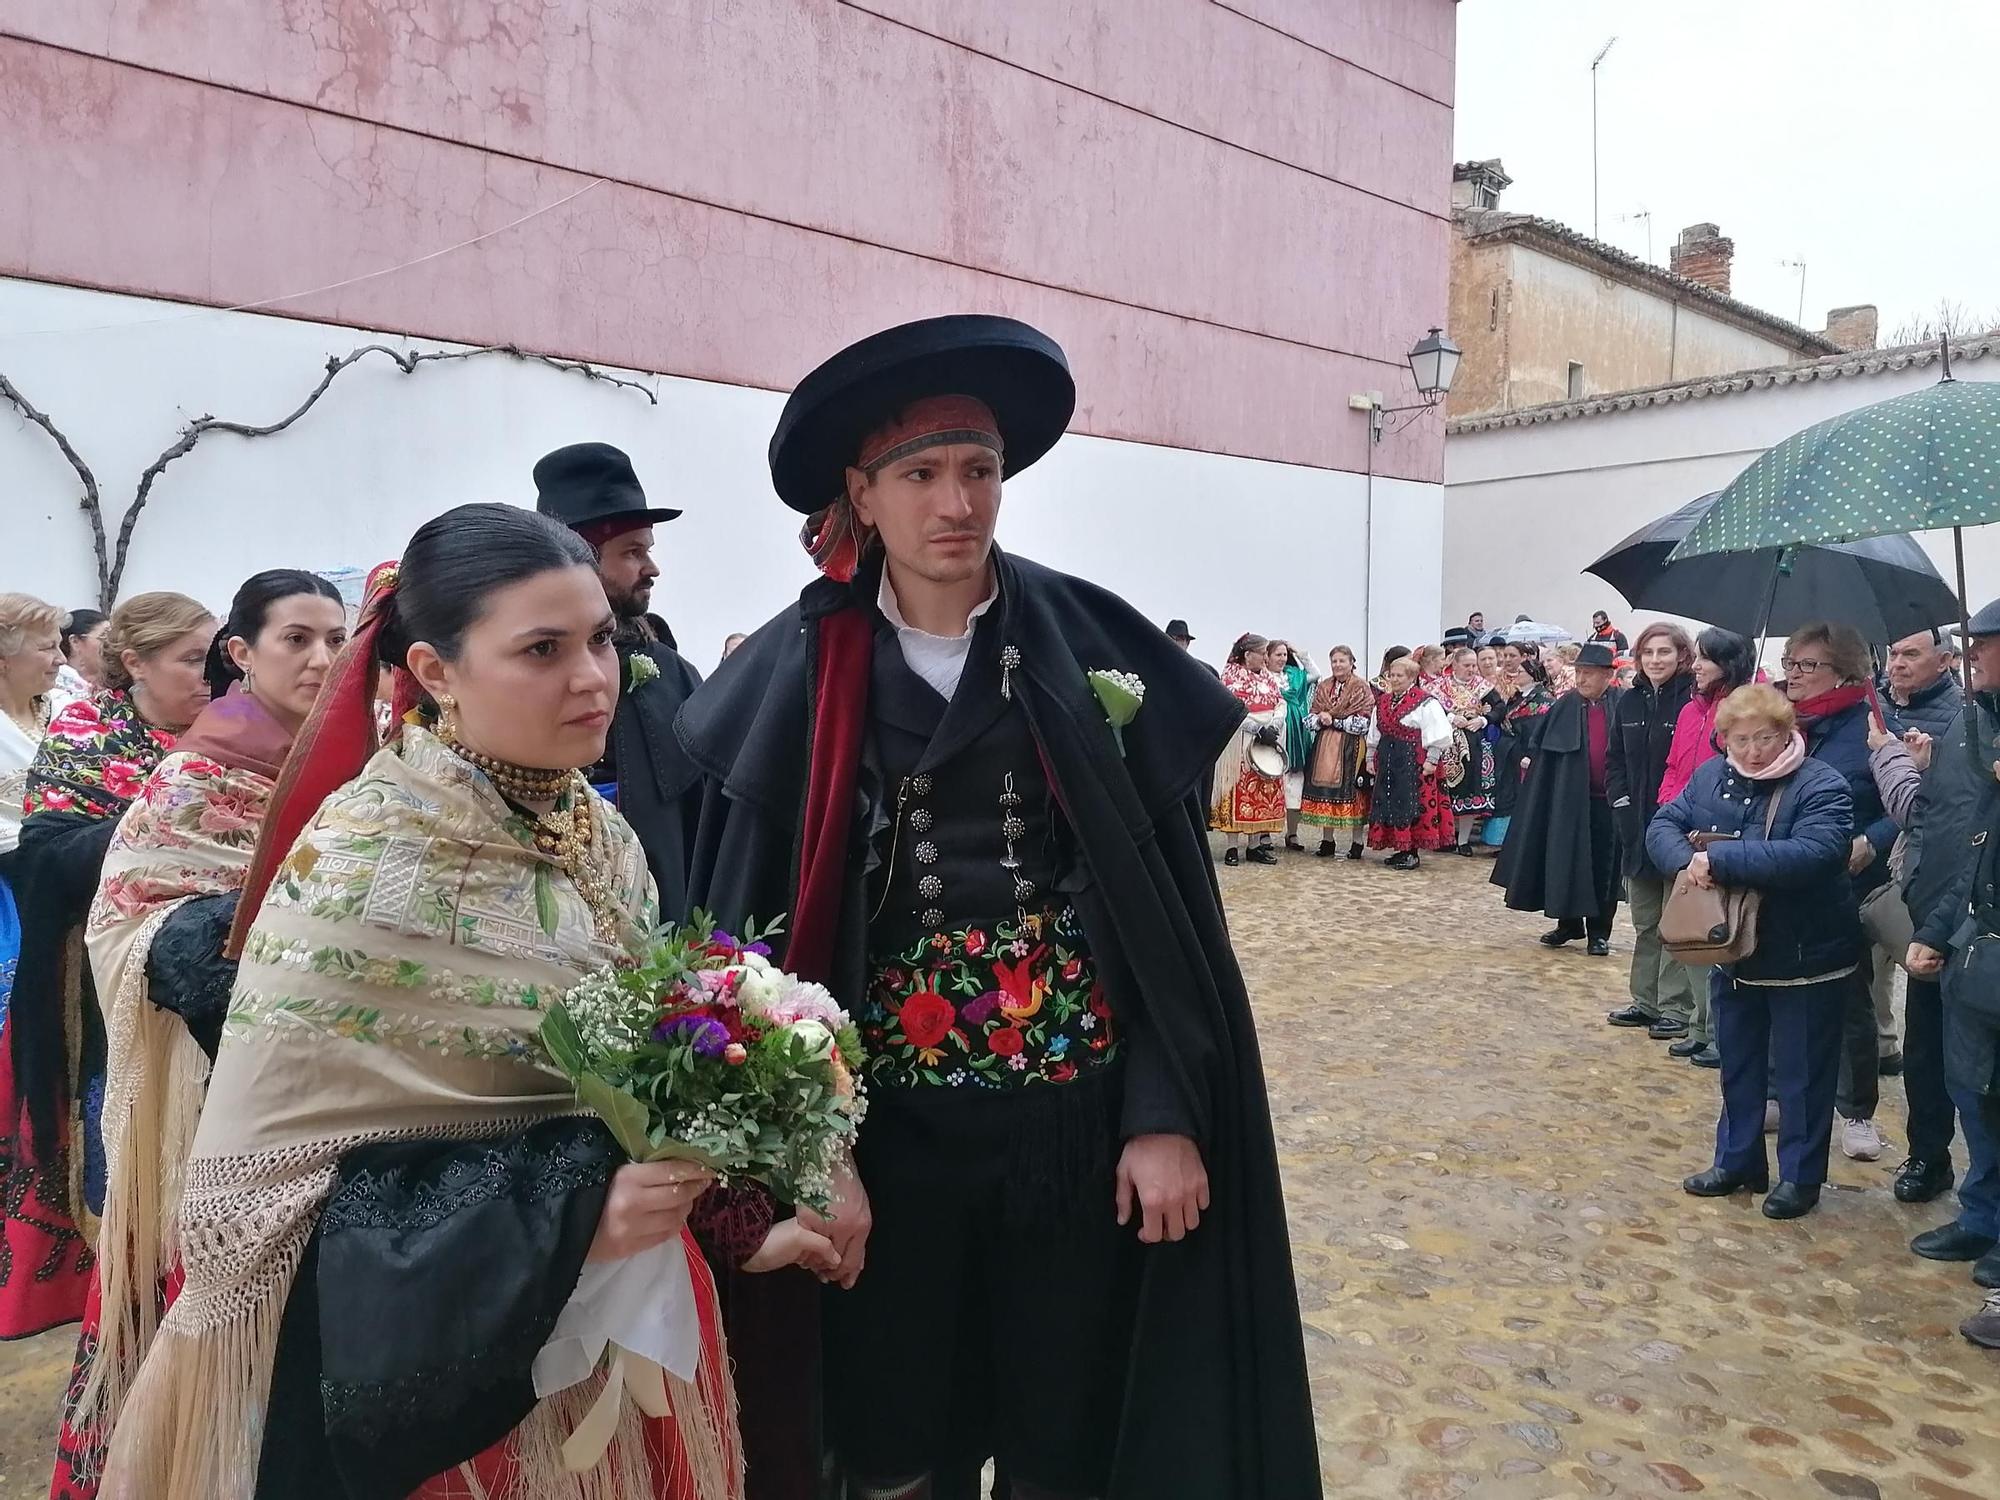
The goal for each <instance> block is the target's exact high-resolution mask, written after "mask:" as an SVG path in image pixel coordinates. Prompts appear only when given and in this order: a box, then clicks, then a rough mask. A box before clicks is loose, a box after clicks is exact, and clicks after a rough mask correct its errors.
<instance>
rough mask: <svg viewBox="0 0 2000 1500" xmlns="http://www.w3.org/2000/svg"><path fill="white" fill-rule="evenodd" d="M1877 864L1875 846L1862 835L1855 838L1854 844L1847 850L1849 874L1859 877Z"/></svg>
mask: <svg viewBox="0 0 2000 1500" xmlns="http://www.w3.org/2000/svg"><path fill="white" fill-rule="evenodd" d="M1874 863H1875V846H1874V845H1873V844H1871V843H1869V842H1868V840H1867V838H1866V837H1865V836H1864V835H1862V834H1856V835H1855V836H1854V842H1853V843H1852V844H1850V845H1849V846H1848V849H1847V873H1848V874H1850V875H1859V874H1860V873H1861V872H1862V871H1863V870H1865V869H1867V868H1868V867H1869V866H1870V865H1872V864H1874Z"/></svg>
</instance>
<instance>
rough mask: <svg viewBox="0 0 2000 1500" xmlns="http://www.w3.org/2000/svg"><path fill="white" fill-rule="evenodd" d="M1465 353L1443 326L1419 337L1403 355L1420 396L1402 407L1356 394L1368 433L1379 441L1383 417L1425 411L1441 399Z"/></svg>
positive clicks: (1448, 389) (1449, 388) (1380, 439)
mask: <svg viewBox="0 0 2000 1500" xmlns="http://www.w3.org/2000/svg"><path fill="white" fill-rule="evenodd" d="M1464 357H1465V352H1464V351H1463V350H1462V349H1460V348H1459V347H1458V345H1456V344H1454V343H1453V342H1452V341H1451V340H1450V339H1449V338H1447V337H1446V336H1445V331H1444V330H1443V329H1442V328H1433V329H1432V330H1431V331H1430V332H1429V333H1427V334H1425V335H1424V336H1423V337H1422V338H1420V339H1418V340H1417V342H1416V346H1415V347H1414V348H1412V349H1411V350H1410V352H1409V354H1408V355H1406V356H1405V358H1406V359H1408V361H1409V364H1410V378H1411V379H1412V380H1414V381H1415V382H1416V386H1417V394H1418V395H1419V396H1421V397H1423V399H1422V400H1421V401H1413V402H1410V403H1409V404H1408V405H1405V406H1384V405H1382V403H1381V402H1380V401H1379V400H1377V399H1376V398H1374V397H1372V396H1370V397H1356V398H1355V399H1356V403H1357V404H1359V403H1361V402H1363V401H1365V402H1366V403H1367V407H1368V433H1369V436H1370V437H1372V438H1373V439H1374V440H1375V441H1376V442H1378V443H1379V442H1381V441H1382V418H1383V417H1384V416H1386V415H1387V414H1389V413H1390V412H1398V411H1428V410H1429V409H1430V408H1431V407H1433V406H1436V405H1437V404H1438V402H1440V401H1442V400H1444V398H1445V396H1446V395H1447V394H1448V393H1449V392H1450V390H1451V382H1452V379H1453V377H1455V376H1456V375H1457V374H1458V362H1459V360H1461V359H1463V358H1464Z"/></svg>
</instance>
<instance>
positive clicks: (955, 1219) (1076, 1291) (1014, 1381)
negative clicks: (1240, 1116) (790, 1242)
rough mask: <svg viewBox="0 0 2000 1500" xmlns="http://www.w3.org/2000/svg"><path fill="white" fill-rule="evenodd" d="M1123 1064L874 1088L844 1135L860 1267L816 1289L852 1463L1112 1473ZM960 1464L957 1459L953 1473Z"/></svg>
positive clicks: (1128, 1288)
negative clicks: (840, 1287) (995, 1080)
mask: <svg viewBox="0 0 2000 1500" xmlns="http://www.w3.org/2000/svg"><path fill="white" fill-rule="evenodd" d="M1122 1083H1123V1080H1122V1078H1121V1077H1120V1069H1118V1068H1117V1067H1116V1066H1113V1067H1112V1068H1109V1069H1106V1070H1105V1071H1103V1072H1101V1073H1098V1074H1095V1075H1090V1076H1086V1077H1084V1078H1079V1079H1077V1080H1076V1081H1075V1082H1073V1083H1066V1084H1053V1085H1034V1086H1031V1087H1028V1088H1025V1089H1017V1090H1007V1091H1004V1092H998V1091H996V1092H993V1093H984V1092H982V1093H979V1094H973V1093H972V1092H971V1091H970V1090H958V1089H943V1088H939V1089H928V1088H925V1089H911V1090H881V1091H878V1092H877V1093H876V1094H875V1095H874V1097H873V1098H871V1099H870V1101H869V1110H868V1128H867V1129H866V1130H865V1131H864V1132H862V1136H861V1140H860V1143H859V1144H858V1146H857V1147H856V1161H857V1164H858V1166H859V1169H860V1172H861V1180H862V1182H863V1184H864V1185H865V1186H866V1187H867V1189H868V1197H869V1205H870V1208H871V1209H872V1211H873V1213H874V1217H875V1226H874V1229H873V1230H872V1231H871V1232H870V1234H869V1239H868V1266H867V1269H866V1270H864V1271H863V1272H862V1273H861V1279H860V1281H858V1282H857V1283H856V1284H855V1286H854V1289H853V1290H852V1291H849V1292H835V1293H833V1294H832V1296H831V1298H830V1300H829V1303H828V1314H827V1340H826V1369H827V1392H828V1405H829V1410H830V1415H831V1417H832V1436H833V1441H834V1445H835V1447H836V1449H837V1450H838V1452H839V1455H840V1459H841V1463H842V1466H843V1467H844V1468H845V1470H846V1472H847V1473H848V1474H849V1475H850V1476H851V1477H852V1478H854V1479H856V1480H860V1481H872V1482H875V1483H878V1484H880V1483H886V1482H889V1481H892V1480H897V1479H907V1478H913V1477H915V1476H916V1475H919V1474H925V1473H930V1474H936V1475H939V1476H940V1478H941V1479H944V1480H946V1481H947V1482H946V1484H945V1489H946V1492H947V1493H949V1492H950V1488H951V1485H950V1483H949V1480H948V1476H963V1475H964V1474H966V1473H967V1472H970V1473H973V1474H976V1473H977V1472H978V1464H979V1462H980V1461H983V1460H984V1459H985V1458H987V1457H993V1458H996V1459H997V1460H998V1461H999V1464H1000V1466H1001V1468H1002V1469H1003V1470H1004V1471H1005V1472H1007V1473H1009V1474H1011V1475H1012V1476H1013V1477H1014V1478H1016V1479H1018V1480H1021V1481H1026V1482H1028V1483H1031V1484H1034V1485H1037V1486H1039V1487H1040V1488H1042V1489H1044V1490H1048V1491H1052V1492H1054V1493H1056V1494H1063V1495H1097V1494H1102V1493H1103V1492H1104V1489H1105V1486H1106V1484H1107V1482H1108V1480H1109V1475H1110V1468H1111V1458H1112V1450H1113V1447H1114V1445H1115V1442H1116V1439H1117V1435H1118V1412H1119V1410H1120V1408H1121V1405H1122V1399H1123V1398H1122V1392H1123V1390H1124V1386H1125V1356H1126V1352H1127V1350H1128V1349H1129V1347H1130V1343H1131V1328H1132V1312H1133V1303H1134V1298H1135V1296H1136V1292H1137V1287H1138V1274H1137V1272H1138V1250H1139V1244H1138V1239H1137V1230H1136V1228H1135V1227H1134V1226H1131V1225H1127V1226H1124V1227H1122V1228H1121V1227H1120V1226H1119V1225H1118V1223H1117V1220H1116V1217H1115V1212H1116V1210H1115V1177H1114V1172H1115V1168H1116V1150H1117V1141H1116V1133H1117V1121H1118V1118H1119V1103H1120V1099H1121V1097H1122ZM968 1466H970V1467H969V1470H968Z"/></svg>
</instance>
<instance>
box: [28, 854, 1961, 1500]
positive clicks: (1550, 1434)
mask: <svg viewBox="0 0 2000 1500" xmlns="http://www.w3.org/2000/svg"><path fill="white" fill-rule="evenodd" d="M1488 868H1489V866H1488V863H1487V862H1486V861H1485V860H1483V859H1482V860H1478V861H1473V860H1462V859H1458V858H1453V857H1426V861H1425V864H1424V868H1423V869H1422V870H1421V871H1419V872H1417V873H1414V874H1398V873H1396V872H1394V871H1389V870H1384V869H1383V868H1381V866H1380V864H1379V862H1378V860H1377V858H1376V857H1375V856H1371V857H1370V859H1369V860H1368V861H1367V862H1366V863H1365V864H1361V865H1354V864H1349V863H1347V862H1346V861H1345V860H1339V861H1333V860H1317V859H1312V858H1309V857H1300V856H1297V855H1293V856H1288V857H1287V859H1286V861H1285V863H1284V864H1283V865H1282V866H1279V867H1277V868H1269V869H1266V868H1257V867H1248V868H1244V869H1240V870H1228V869H1224V870H1221V871H1219V872H1218V873H1219V875H1220V877H1221V879H1222V884H1223V890H1224V892H1225V894H1226V896H1227V898H1228V902H1229V907H1230V913H1231V920H1232V923H1233V925H1234V930H1235V933H1236V938H1237V944H1238V947H1239V950H1240V952H1241V954H1242V956H1243V960H1244V966H1245V969H1246V971H1247V972H1248V974H1249V977H1250V982H1251V987H1252V993H1253V996H1254V998H1255V1002H1256V1008H1257V1014H1258V1023H1259V1027H1260V1030H1261V1033H1262V1038H1263V1045H1264V1054H1265V1059H1266V1064H1267V1067H1268V1069H1269V1072H1270V1078H1271V1095H1272V1106H1273V1113H1274V1115H1275V1116H1276V1119H1277V1130H1278V1142H1279V1148H1280V1150H1281V1152H1282V1153H1283V1157H1284V1165H1285V1173H1286V1182H1287V1187H1288V1192H1289V1197H1290V1201H1291V1216H1292V1238H1293V1247H1294V1251H1295V1254H1296V1259H1297V1263H1298V1271H1299V1283H1300V1293H1301V1300H1302V1302H1303V1304H1304V1311H1305V1319H1306V1341H1307V1350H1308V1354H1309V1356H1310V1358H1311V1361H1312V1372H1313V1390H1314V1396H1315V1407H1316V1409H1317V1413H1318V1424H1319V1439H1320V1449H1321V1458H1322V1464H1323V1467H1324V1470H1325V1475H1326V1480H1327V1490H1328V1493H1329V1494H1330V1495H1339V1496H1361V1497H1382V1500H1445V1497H1453V1496H1460V1495H1466V1496H1473V1497H1477V1500H1544V1497H1551V1500H1552V1497H1558V1496H1561V1497H1569V1496H1599V1495H1624V1496H1664V1495H1673V1494H1682V1493H1694V1492H1704V1493H1708V1494H1712V1495H1717V1496H1729V1497H1737V1500H1752V1497H1761V1500H1790V1497H1801V1500H1813V1497H1820V1496H1826V1495H1833V1496H1861V1497H1868V1496H1881V1497H1887V1500H1992V1497H1994V1496H1996V1495H2000V1402H1996V1401H1995V1400H1994V1392H1995V1390H1996V1387H2000V1355H1994V1354H1987V1353H1984V1352H1982V1351H1980V1350H1978V1349H1975V1348H1973V1347H1972V1346H1971V1345H1969V1344H1967V1343H1965V1342H1964V1340H1962V1339H1961V1338H1960V1337H1959V1336H1958V1334H1957V1332H1956V1327H1957V1324H1958V1322H1959V1320H1960V1319H1961V1318H1963V1317H1964V1316H1965V1315H1966V1314H1967V1313H1968V1312H1970V1311H1971V1310H1972V1309H1973V1308H1974V1307H1976V1306H1977V1305H1978V1301H1979V1294H1978V1293H1977V1291H1976V1289H1975V1288H1973V1286H1972V1285H1971V1283H1970V1281H1969V1280H1968V1278H1967V1275H1966V1268H1965V1267H1963V1266H1950V1265H1936V1264H1933V1263H1931V1262H1928V1261H1923V1260H1919V1259H1917V1258H1916V1257H1914V1256H1912V1255H1910V1254H1909V1253H1908V1251H1907V1249H1906V1247H1905V1246H1906V1241H1907V1240H1908V1239H1909V1237H1910V1236H1911V1235H1912V1234H1914V1233H1915V1232H1917V1231H1918V1230H1919V1229H1923V1228H1927V1227H1929V1226H1930V1225H1932V1224H1935V1223H1939V1222H1942V1221H1943V1220H1944V1219H1945V1218H1946V1217H1948V1209H1947V1208H1946V1207H1944V1206H1943V1205H1938V1204H1933V1205H1926V1206H1922V1207H1916V1208H1911V1207H1906V1206H1904V1205H1901V1204H1898V1203H1897V1202H1895V1200H1894V1199H1893V1197H1892V1196H1891V1195H1890V1192H1889V1180H1890V1177H1891V1175H1892V1173H1893V1171H1894V1169H1895V1165H1896V1161H1897V1159H1898V1154H1897V1153H1896V1152H1895V1150H1894V1148H1893V1147H1892V1151H1891V1154H1890V1155H1889V1156H1886V1157H1885V1158H1884V1159H1883V1160H1882V1161H1880V1162H1876V1163H1858V1162H1849V1161H1846V1160H1844V1159H1840V1158H1838V1157H1836V1165H1835V1167H1834V1173H1833V1176H1834V1187H1835V1189H1836V1190H1835V1191H1832V1192H1830V1193H1828V1195H1827V1197H1826V1199H1825V1201H1824V1202H1823V1203H1822V1204H1821V1206H1820V1208H1819V1209H1818V1210H1817V1211H1816V1212H1815V1213H1813V1214H1811V1215H1810V1216H1808V1217H1807V1218H1805V1219H1803V1220H1800V1221H1797V1222H1794V1223H1790V1224H1776V1223H1772V1222H1771V1221H1769V1220H1767V1219H1765V1218H1763V1217H1762V1215H1760V1214H1759V1213H1757V1211H1756V1208H1755V1205H1754V1203H1753V1202H1752V1201H1751V1200H1749V1199H1746V1198H1741V1197H1739V1198H1735V1199H1730V1200H1726V1201H1724V1202H1720V1203H1715V1202H1702V1201H1698V1200H1695V1199H1691V1198H1688V1197H1686V1196H1685V1195H1684V1194H1682V1193H1681V1191H1680V1188H1679V1181H1680V1178H1681V1177H1682V1176H1683V1175H1685V1174H1686V1173H1687V1172H1689V1171H1692V1170H1695V1169H1697V1168H1699V1167H1702V1166H1704V1165H1706V1164H1707V1161H1708V1152H1709V1144H1710V1140H1711V1130H1712V1127H1713V1123H1714V1117H1715V1089H1716V1084H1715V1075H1714V1074H1713V1073H1707V1072H1702V1071H1700V1070H1698V1069H1694V1068H1690V1067H1688V1066H1686V1065H1684V1064H1680V1063H1675V1062H1671V1061H1670V1060H1668V1059H1667V1058H1666V1057H1665V1055H1664V1051H1663V1049H1662V1047H1661V1046H1660V1044H1658V1043H1653V1042H1649V1041H1647V1040H1646V1039H1645V1038H1644V1037H1643V1036H1642V1035H1635V1034H1633V1033H1630V1032H1620V1031H1613V1030H1612V1029H1611V1028H1609V1027H1607V1026H1605V1025H1604V1024H1603V1013H1604V1012H1605V1011H1606V1010H1608V1009H1610V1008H1612V1007H1613V1006H1615V1005H1617V1004H1619V1003H1620V1002H1621V997H1622V994H1623V980H1624V964H1625V960H1626V958H1627V957H1629V954H1630V933H1629V931H1628V930H1625V929H1623V928H1622V927H1621V930H1620V932H1619V935H1618V937H1617V939H1616V940H1615V942H1614V955H1613V957H1612V958H1609V959H1591V958H1588V957H1586V956H1585V955H1584V954H1583V953H1582V952H1581V951H1578V950H1565V951H1563V952H1560V953H1549V952H1547V951H1546V950H1544V949H1542V948H1540V947H1538V946H1537V945H1536V944H1535V942H1534V938H1535V936H1536V935H1537V934H1538V933H1539V932H1540V931H1541V930H1542V928H1543V924H1542V923H1541V922H1540V921H1539V920H1538V919H1534V918H1530V917H1525V916H1521V915H1518V914H1512V913H1508V912H1506V911H1505V910H1503V909H1502V908H1501V906H1500V902H1499V897H1498V893H1497V892H1496V891H1494V890H1493V889H1492V888H1491V887H1490V886H1488V885H1487V884H1486V883H1485V880H1486V874H1487V871H1488ZM1902 1118H1903V1105H1902V1094H1901V1088H1900V1085H1899V1084H1897V1083H1896V1082H1894V1081H1885V1084H1884V1097H1883V1105H1882V1112H1881V1122H1882V1125H1883V1128H1884V1129H1885V1130H1886V1131H1887V1133H1888V1134H1889V1135H1890V1136H1891V1138H1892V1140H1893V1141H1894V1142H1895V1144H1896V1145H1900V1144H1901V1137H1902ZM70 1350H71V1340H70V1338H69V1337H68V1336H67V1335H65V1334H61V1333H58V1334H56V1335H52V1336H50V1337H48V1338H44V1339H42V1340H37V1341H30V1342H28V1343H24V1344H17V1345H12V1346H4V1345H0V1500H17V1497H18V1500H27V1497H30V1496H40V1495H42V1494H44V1493H46V1484H47V1454H48V1453H49V1451H50V1440H51V1431H50V1430H51V1417H50V1412H51V1409H52V1407H53V1403H54V1399H55V1393H56V1391H57V1389H58V1388H59V1386H60V1384H61V1381H62V1379H63V1377H64V1375H65V1374H66V1373H67V1370H68V1367H69V1356H70ZM1190 1500H1209V1497H1190ZM1217 1500H1220V1497H1217ZM1229 1500H1250V1497H1229Z"/></svg>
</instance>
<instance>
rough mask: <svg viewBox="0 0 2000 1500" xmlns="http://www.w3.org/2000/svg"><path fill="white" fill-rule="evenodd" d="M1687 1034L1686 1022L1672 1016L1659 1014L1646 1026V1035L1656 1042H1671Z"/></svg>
mask: <svg viewBox="0 0 2000 1500" xmlns="http://www.w3.org/2000/svg"><path fill="white" fill-rule="evenodd" d="M1687 1034H1688V1023H1687V1022H1685V1021H1680V1020H1676V1019H1675V1018H1674V1017H1672V1016H1661V1017H1660V1019H1659V1020H1657V1021H1655V1022H1654V1023H1653V1024H1652V1025H1651V1026H1648V1027H1647V1028H1646V1035H1647V1036H1649V1037H1651V1038H1652V1039H1653V1040H1654V1041H1656V1042H1671V1041H1673V1040H1675V1039H1676V1038H1679V1037H1685V1036H1686V1035H1687Z"/></svg>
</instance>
